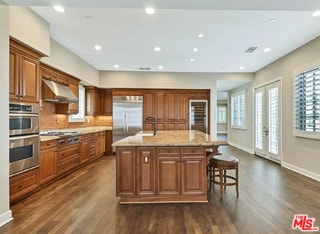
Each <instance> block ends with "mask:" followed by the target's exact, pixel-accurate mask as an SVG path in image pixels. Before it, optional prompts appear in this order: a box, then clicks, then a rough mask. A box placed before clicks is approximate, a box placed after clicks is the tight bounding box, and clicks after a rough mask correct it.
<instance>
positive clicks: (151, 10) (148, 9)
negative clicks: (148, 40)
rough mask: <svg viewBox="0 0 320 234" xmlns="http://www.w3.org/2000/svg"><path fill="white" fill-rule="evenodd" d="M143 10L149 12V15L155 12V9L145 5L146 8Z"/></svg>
mask: <svg viewBox="0 0 320 234" xmlns="http://www.w3.org/2000/svg"><path fill="white" fill-rule="evenodd" d="M145 11H146V13H147V14H149V15H153V14H154V12H155V10H154V8H153V7H147V8H146V9H145Z"/></svg>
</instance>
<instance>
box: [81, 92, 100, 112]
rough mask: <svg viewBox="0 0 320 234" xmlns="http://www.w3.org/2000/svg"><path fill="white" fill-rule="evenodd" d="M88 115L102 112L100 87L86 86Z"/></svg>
mask: <svg viewBox="0 0 320 234" xmlns="http://www.w3.org/2000/svg"><path fill="white" fill-rule="evenodd" d="M85 89H86V115H99V114H100V113H101V97H100V92H99V89H98V88H96V87H92V86H86V87H85Z"/></svg>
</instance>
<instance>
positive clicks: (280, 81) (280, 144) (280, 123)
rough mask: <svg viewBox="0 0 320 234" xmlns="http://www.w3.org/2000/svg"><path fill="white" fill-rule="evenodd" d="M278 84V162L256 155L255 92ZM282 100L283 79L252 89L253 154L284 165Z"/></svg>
mask: <svg viewBox="0 0 320 234" xmlns="http://www.w3.org/2000/svg"><path fill="white" fill-rule="evenodd" d="M276 82H279V86H280V88H279V91H280V94H279V97H280V100H279V158H280V160H279V161H278V160H276V159H273V158H266V157H263V156H260V155H258V154H256V153H255V124H256V123H255V104H256V103H255V90H256V89H258V88H262V87H265V86H267V85H270V84H273V83H276ZM282 100H283V92H282V77H278V78H275V79H273V80H269V81H267V82H264V83H261V84H259V85H256V86H253V88H252V110H253V111H252V119H253V121H252V130H253V134H252V136H253V137H252V146H253V152H254V154H256V155H257V156H259V157H263V158H265V159H268V160H270V161H273V162H276V163H279V164H281V163H282V139H283V138H282V125H283V123H282V122H283V118H282Z"/></svg>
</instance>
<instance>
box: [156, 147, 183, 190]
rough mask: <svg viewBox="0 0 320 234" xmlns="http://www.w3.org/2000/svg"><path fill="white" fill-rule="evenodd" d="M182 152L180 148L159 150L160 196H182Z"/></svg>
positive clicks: (162, 148)
mask: <svg viewBox="0 0 320 234" xmlns="http://www.w3.org/2000/svg"><path fill="white" fill-rule="evenodd" d="M180 167H181V166H180V150H179V148H178V147H161V148H158V155H157V175H158V178H157V188H158V191H157V193H158V194H160V195H178V194H180V180H181V172H180V171H181V169H180Z"/></svg>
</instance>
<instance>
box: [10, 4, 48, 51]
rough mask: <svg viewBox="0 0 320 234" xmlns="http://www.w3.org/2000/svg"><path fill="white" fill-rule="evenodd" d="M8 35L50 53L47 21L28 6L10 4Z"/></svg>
mask: <svg viewBox="0 0 320 234" xmlns="http://www.w3.org/2000/svg"><path fill="white" fill-rule="evenodd" d="M9 9H10V21H9V24H10V27H9V32H10V36H12V37H14V38H16V39H18V40H20V41H22V42H23V43H24V44H26V45H28V46H30V47H32V48H34V49H36V50H38V51H40V52H41V53H43V54H45V55H48V56H49V55H50V27H49V24H48V22H47V21H45V20H44V19H42V18H41V17H40V16H38V15H36V14H35V13H34V12H33V11H32V10H31V9H30V8H27V7H17V6H10V7H9Z"/></svg>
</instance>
